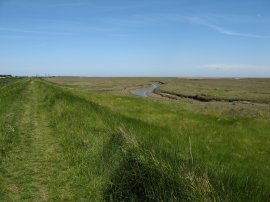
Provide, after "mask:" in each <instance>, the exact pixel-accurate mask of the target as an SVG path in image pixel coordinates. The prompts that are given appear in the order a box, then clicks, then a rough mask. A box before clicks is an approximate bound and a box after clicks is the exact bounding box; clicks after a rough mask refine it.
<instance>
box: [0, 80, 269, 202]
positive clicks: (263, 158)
mask: <svg viewBox="0 0 270 202" xmlns="http://www.w3.org/2000/svg"><path fill="white" fill-rule="evenodd" d="M157 81H159V82H160V83H162V84H161V86H160V87H159V88H158V89H156V90H155V92H153V93H150V94H149V97H147V98H143V97H138V96H135V95H133V94H132V93H131V92H132V90H134V89H136V88H142V87H145V86H149V85H151V84H152V83H153V82H157ZM0 199H1V201H269V199H270V79H198V78H192V79H191V78H190V79H188V78H86V77H85V78H80V77H54V78H46V79H38V78H20V79H19V78H16V79H15V78H14V79H1V80H0Z"/></svg>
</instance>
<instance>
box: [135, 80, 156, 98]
mask: <svg viewBox="0 0 270 202" xmlns="http://www.w3.org/2000/svg"><path fill="white" fill-rule="evenodd" d="M159 86H160V83H158V82H155V83H153V84H152V85H151V86H149V87H147V88H139V89H136V90H133V91H131V92H132V93H133V94H134V95H137V96H141V97H148V95H149V94H150V93H152V92H153V91H154V90H155V89H156V88H158V87H159Z"/></svg>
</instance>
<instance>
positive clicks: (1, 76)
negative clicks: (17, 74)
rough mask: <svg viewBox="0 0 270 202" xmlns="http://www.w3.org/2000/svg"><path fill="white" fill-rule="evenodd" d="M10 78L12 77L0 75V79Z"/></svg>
mask: <svg viewBox="0 0 270 202" xmlns="http://www.w3.org/2000/svg"><path fill="white" fill-rule="evenodd" d="M10 77H12V75H1V74H0V78H10Z"/></svg>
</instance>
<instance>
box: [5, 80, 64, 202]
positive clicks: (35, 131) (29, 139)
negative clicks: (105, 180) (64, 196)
mask: <svg viewBox="0 0 270 202" xmlns="http://www.w3.org/2000/svg"><path fill="white" fill-rule="evenodd" d="M24 97H25V99H26V100H25V102H24V105H23V114H22V117H21V120H20V125H19V127H18V128H19V133H20V136H21V137H20V141H19V143H18V145H16V147H14V148H13V150H12V152H11V154H10V156H9V158H7V159H6V161H5V162H4V166H5V170H6V172H5V174H4V176H3V178H4V182H5V184H6V186H5V192H4V193H5V194H4V196H3V199H4V200H3V201H13V200H16V201H21V200H31V201H47V200H48V199H49V194H50V188H49V186H48V185H49V183H50V182H52V179H53V178H54V175H55V174H56V173H57V172H56V171H57V170H58V169H59V166H58V164H59V160H60V159H59V158H58V156H57V149H58V143H57V140H56V138H54V137H53V136H51V135H50V133H49V128H48V126H47V125H46V124H47V121H46V117H45V116H44V115H45V113H41V111H40V110H41V109H39V100H38V99H39V94H38V89H37V86H36V84H35V83H34V82H33V81H32V82H30V83H29V84H28V86H27V88H26V89H25V92H24ZM61 164H63V163H62V162H61ZM62 166H63V165H62ZM62 166H61V167H62Z"/></svg>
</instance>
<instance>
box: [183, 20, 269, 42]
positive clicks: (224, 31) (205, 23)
mask: <svg viewBox="0 0 270 202" xmlns="http://www.w3.org/2000/svg"><path fill="white" fill-rule="evenodd" d="M185 18H186V19H187V21H188V22H190V23H193V24H199V25H203V26H206V27H209V28H211V29H213V30H215V31H217V32H219V33H221V34H226V35H231V36H242V37H252V38H270V36H262V35H256V34H250V33H241V32H235V31H232V30H229V29H227V28H224V27H221V26H218V25H215V24H212V23H210V22H208V21H206V20H204V19H201V18H197V17H185Z"/></svg>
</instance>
